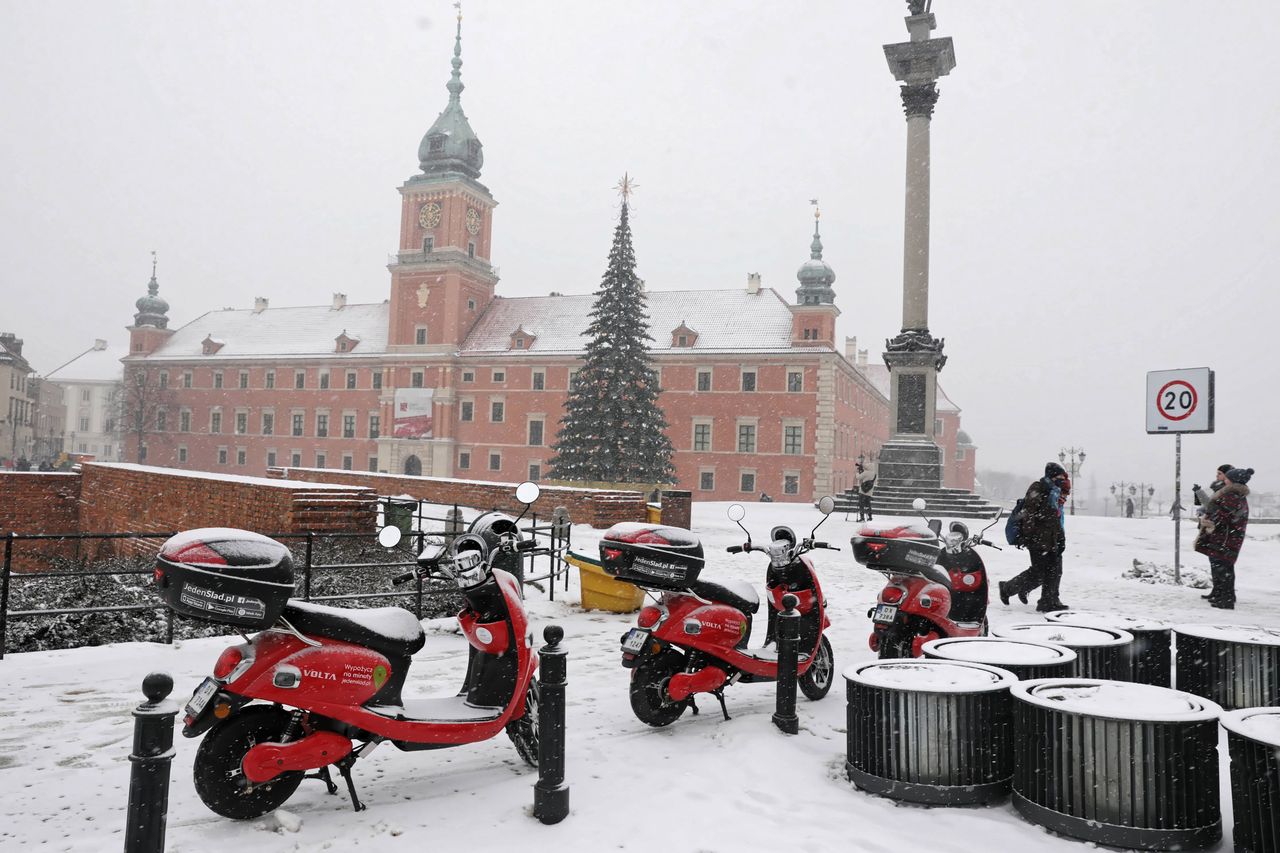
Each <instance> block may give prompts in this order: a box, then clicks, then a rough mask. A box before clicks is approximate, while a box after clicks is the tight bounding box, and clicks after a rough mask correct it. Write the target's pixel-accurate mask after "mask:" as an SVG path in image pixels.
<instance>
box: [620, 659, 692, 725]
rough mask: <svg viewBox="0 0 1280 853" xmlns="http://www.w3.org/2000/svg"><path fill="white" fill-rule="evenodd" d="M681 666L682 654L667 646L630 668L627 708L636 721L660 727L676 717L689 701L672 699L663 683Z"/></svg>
mask: <svg viewBox="0 0 1280 853" xmlns="http://www.w3.org/2000/svg"><path fill="white" fill-rule="evenodd" d="M683 669H684V655H682V654H680V653H679V652H677V651H674V650H672V649H667V650H665V651H662V652H659V653H658V654H656V655H652V656H647V657H645V658H643V659H642V660H641V661H640V662H639V663H637V664H636V666H635V669H633V670H631V710H632V711H633V712H635V715H636V718H637V719H639V720H640V722H642V723H646V724H647V725H650V726H654V727H655V728H660V727H662V726H669V725H671V724H672V723H674V722H675V721H676V720H678V719H680V715H681V714H683V713H684V709H685V708H688V707H689V704H690V700H689V699H685V700H683V701H681V702H673V701H672V700H671V696H670V695H669V694H668V693H667V683H668V682H670V681H671V676H673V675H675V674H676V673H677V672H680V671H681V670H683Z"/></svg>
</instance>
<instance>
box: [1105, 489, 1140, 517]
mask: <svg viewBox="0 0 1280 853" xmlns="http://www.w3.org/2000/svg"><path fill="white" fill-rule="evenodd" d="M1126 491H1127V492H1128V494H1129V497H1130V499H1132V497H1133V496H1134V495H1136V494H1137V493H1138V485H1137V483H1126V482H1125V481H1124V480H1121V481H1120V482H1119V483H1112V484H1111V494H1112V495H1114V496H1115V499H1116V512H1118V513H1119V514H1120V517H1121V518H1123V517H1124V502H1125V492H1126Z"/></svg>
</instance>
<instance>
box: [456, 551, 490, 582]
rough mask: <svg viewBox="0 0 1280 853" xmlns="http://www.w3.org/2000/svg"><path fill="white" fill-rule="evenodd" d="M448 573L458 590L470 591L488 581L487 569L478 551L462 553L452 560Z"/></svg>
mask: <svg viewBox="0 0 1280 853" xmlns="http://www.w3.org/2000/svg"><path fill="white" fill-rule="evenodd" d="M450 573H451V574H452V575H453V579H454V580H455V581H456V582H457V584H458V587H459V588H460V589H470V588H471V587H473V586H478V585H480V584H482V583H484V582H485V580H487V579H488V577H489V567H488V566H486V565H485V562H484V557H483V556H481V554H480V552H479V551H463V552H462V553H461V554H458V555H457V556H456V557H454V558H453V564H452V565H451V566H450Z"/></svg>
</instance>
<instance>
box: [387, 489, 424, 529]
mask: <svg viewBox="0 0 1280 853" xmlns="http://www.w3.org/2000/svg"><path fill="white" fill-rule="evenodd" d="M417 513H418V502H417V501H412V500H405V499H397V498H388V499H387V502H386V505H385V506H384V508H383V515H384V518H385V521H384V523H385V524H386V526H387V527H398V528H400V532H401V533H402V534H404V535H405V536H408V535H410V534H411V533H413V517H414V516H415V515H417Z"/></svg>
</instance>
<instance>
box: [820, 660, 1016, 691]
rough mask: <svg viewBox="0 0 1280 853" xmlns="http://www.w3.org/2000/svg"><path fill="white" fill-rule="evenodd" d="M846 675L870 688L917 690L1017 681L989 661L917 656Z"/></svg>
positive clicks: (996, 686) (983, 687)
mask: <svg viewBox="0 0 1280 853" xmlns="http://www.w3.org/2000/svg"><path fill="white" fill-rule="evenodd" d="M844 677H845V678H846V679H847V680H849V681H853V682H856V683H858V684H864V685H866V686H868V687H884V688H888V689H890V690H909V691H912V692H915V693H985V692H987V691H992V690H1004V689H1006V688H1008V687H1009V685H1011V684H1013V683H1015V682H1016V681H1017V680H1018V679H1017V676H1015V675H1014V674H1013V673H1012V672H1009V671H1008V670H1004V669H999V668H997V667H994V666H987V665H986V664H981V663H969V662H962V661H947V660H923V659H916V658H908V659H906V660H880V661H872V662H870V663H859V664H854V665H853V666H850V667H848V668H846V669H845V671H844Z"/></svg>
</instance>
